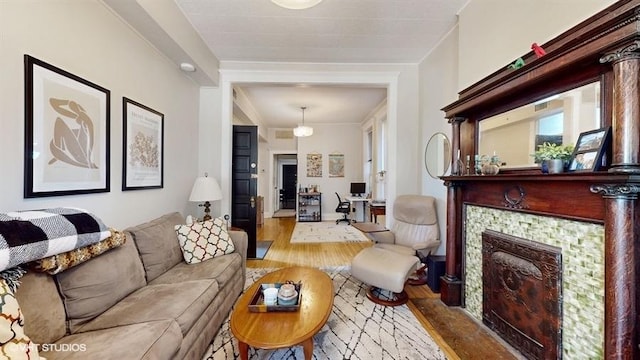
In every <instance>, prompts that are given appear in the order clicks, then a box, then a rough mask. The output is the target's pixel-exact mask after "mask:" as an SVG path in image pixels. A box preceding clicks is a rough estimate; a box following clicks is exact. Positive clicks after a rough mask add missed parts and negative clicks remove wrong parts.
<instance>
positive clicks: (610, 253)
mask: <svg viewBox="0 0 640 360" xmlns="http://www.w3.org/2000/svg"><path fill="white" fill-rule="evenodd" d="M591 191H592V192H594V193H601V194H603V198H604V200H605V219H604V232H605V234H604V236H605V239H604V257H605V272H604V283H605V289H604V317H605V328H604V351H605V354H604V358H605V359H637V358H638V356H639V355H640V352H639V351H638V346H637V344H638V340H639V338H638V336H639V334H638V327H637V325H636V322H637V320H638V319H637V318H636V314H637V311H638V308H637V306H638V304H637V301H638V294H637V293H636V291H637V286H636V279H637V276H636V271H637V266H638V265H637V264H636V261H637V259H638V251H640V249H637V248H636V243H637V240H638V234H637V229H636V226H635V221H634V219H635V218H636V205H635V204H636V202H637V199H638V193H639V192H640V184H605V185H593V186H591Z"/></svg>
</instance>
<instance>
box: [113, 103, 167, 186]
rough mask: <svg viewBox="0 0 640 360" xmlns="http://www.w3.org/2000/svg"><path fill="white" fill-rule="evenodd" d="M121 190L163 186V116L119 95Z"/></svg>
mask: <svg viewBox="0 0 640 360" xmlns="http://www.w3.org/2000/svg"><path fill="white" fill-rule="evenodd" d="M122 119H123V129H124V130H123V134H124V135H123V136H124V138H123V142H122V143H123V146H122V167H123V171H122V190H140V189H157V188H162V187H163V180H164V176H163V173H164V171H163V157H164V115H163V114H162V113H160V112H158V111H156V110H153V109H152V108H150V107H148V106H145V105H142V104H140V103H138V102H135V101H133V100H131V99H128V98H126V97H125V98H122Z"/></svg>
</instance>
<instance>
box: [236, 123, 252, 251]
mask: <svg viewBox="0 0 640 360" xmlns="http://www.w3.org/2000/svg"><path fill="white" fill-rule="evenodd" d="M232 158H233V161H232V165H231V226H234V227H237V228H240V229H243V230H244V231H246V232H247V235H248V236H249V246H248V247H247V257H248V258H255V257H256V195H257V191H258V189H257V181H258V128H257V127H256V126H240V125H234V126H233V151H232Z"/></svg>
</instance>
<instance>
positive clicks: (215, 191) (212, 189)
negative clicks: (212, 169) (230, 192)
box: [189, 174, 222, 201]
mask: <svg viewBox="0 0 640 360" xmlns="http://www.w3.org/2000/svg"><path fill="white" fill-rule="evenodd" d="M220 199H222V190H221V189H220V185H219V184H218V182H217V181H216V179H214V178H212V177H209V176H207V174H205V175H204V176H201V177H199V178H197V179H196V182H195V183H194V184H193V188H192V189H191V195H190V196H189V201H215V200H220Z"/></svg>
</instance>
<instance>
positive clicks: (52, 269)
mask: <svg viewBox="0 0 640 360" xmlns="http://www.w3.org/2000/svg"><path fill="white" fill-rule="evenodd" d="M109 230H110V231H111V236H110V237H108V238H106V239H104V240H102V241H99V242H97V243H95V244H91V245H88V246H85V247H81V248H79V249H75V250H71V251H67V252H65V253H62V254H58V255H53V256H49V257H46V258H44V259H40V260H36V261H34V262H32V263H31V268H32V269H33V270H35V271H39V272H46V273H48V274H51V275H55V274H58V273H61V272H63V271H65V270H67V269H70V268H72V267H74V266H76V265H80V264H82V263H83V262H85V261H87V260H89V259H91V258H94V257H96V256H98V255H100V254H102V253H104V252H105V251H107V250H110V249H113V248H116V247H118V246H120V245H122V244H124V242H125V241H126V240H127V237H126V236H125V234H124V233H123V232H120V231H118V230H115V229H109Z"/></svg>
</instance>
